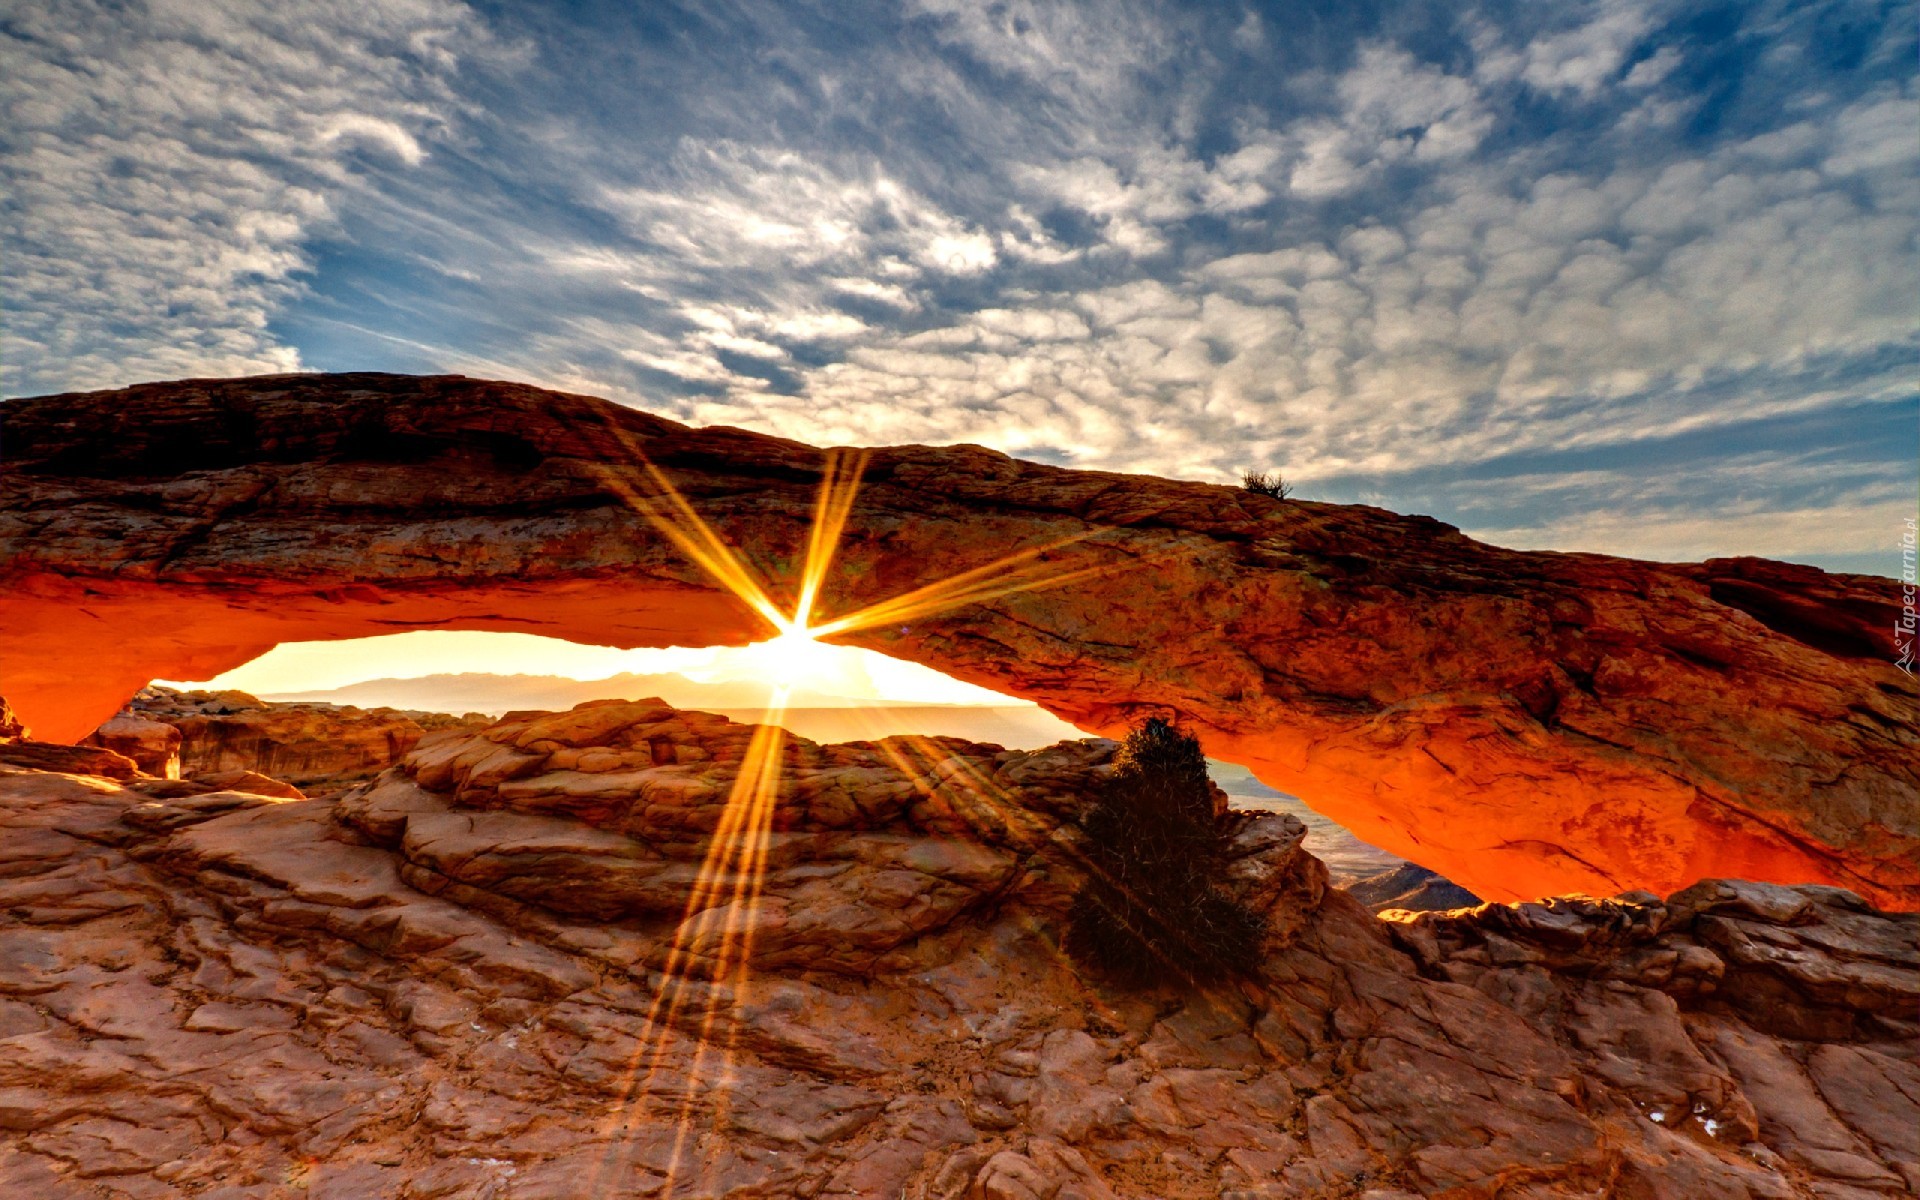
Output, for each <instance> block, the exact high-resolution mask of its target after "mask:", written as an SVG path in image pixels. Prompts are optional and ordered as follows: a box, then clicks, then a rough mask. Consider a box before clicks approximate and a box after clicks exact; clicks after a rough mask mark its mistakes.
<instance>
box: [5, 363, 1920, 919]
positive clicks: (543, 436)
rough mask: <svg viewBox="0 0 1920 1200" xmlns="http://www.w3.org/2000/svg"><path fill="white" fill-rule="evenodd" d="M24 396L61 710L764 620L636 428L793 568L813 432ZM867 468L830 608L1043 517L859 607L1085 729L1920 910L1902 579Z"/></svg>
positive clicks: (963, 468) (1037, 473) (666, 636)
mask: <svg viewBox="0 0 1920 1200" xmlns="http://www.w3.org/2000/svg"><path fill="white" fill-rule="evenodd" d="M0 422H3V423H4V436H5V459H4V475H0V694H4V695H6V696H7V698H8V699H9V700H10V701H11V702H12V703H13V704H14V706H15V707H16V708H17V709H18V710H19V712H20V714H21V716H22V717H23V718H24V719H25V721H26V722H27V723H28V724H29V725H31V726H33V727H34V728H35V729H36V730H37V731H38V732H39V735H40V736H42V737H49V738H60V739H71V738H74V737H78V736H80V735H82V734H84V733H85V732H86V731H87V730H88V729H90V728H92V727H93V725H95V724H97V723H98V722H99V721H101V720H103V719H105V718H106V717H107V716H110V715H111V714H112V712H113V711H114V710H115V708H116V707H117V706H118V705H119V704H120V703H122V702H123V701H124V700H125V699H126V697H127V696H129V695H130V694H131V693H132V692H133V691H134V690H136V689H137V688H138V687H139V686H141V685H142V684H143V683H145V682H146V681H147V680H148V679H151V678H156V677H158V678H183V677H186V678H195V677H205V676H206V675H208V674H212V673H215V672H217V671H220V670H224V669H227V668H229V667H232V666H237V665H239V664H240V663H243V662H245V661H247V660H249V659H251V658H253V657H256V656H257V655H259V654H261V653H263V652H265V651H266V650H267V649H269V648H271V647H272V646H274V645H276V644H278V643H280V642H283V641H306V640H316V639H325V638H346V637H358V636H365V635H368V634H375V633H391V632H397V631H400V630H405V629H419V628H451V629H492V630H516V631H524V632H534V633H545V634H550V635H553V636H558V637H564V638H570V639H572V640H575V641H582V642H592V643H600V644H607V645H616V646H626V647H634V646H649V645H669V644H680V645H700V644H739V643H743V642H746V641H752V640H756V639H759V638H762V637H765V636H767V635H768V633H769V632H770V631H769V630H768V628H767V626H766V624H765V622H764V621H763V620H762V619H761V618H760V617H759V616H757V615H756V614H755V613H754V612H753V611H752V610H751V609H750V608H748V607H747V606H746V605H744V604H742V603H741V602H740V601H738V600H737V599H735V598H734V597H733V596H732V595H731V594H729V593H728V592H727V591H725V590H724V589H722V588H719V587H717V586H716V585H715V584H714V582H713V581H712V579H711V578H710V577H709V576H708V575H707V574H705V573H704V572H703V571H702V570H701V569H700V568H699V567H697V566H695V565H693V564H692V563H691V562H689V561H688V560H687V558H686V557H685V556H684V555H683V554H681V553H680V552H679V551H678V550H676V549H675V548H674V547H673V546H672V545H671V544H669V543H668V542H667V540H666V539H664V538H663V537H662V536H660V534H659V533H658V532H657V531H656V530H655V529H654V528H653V526H651V525H650V524H649V523H648V522H647V521H646V520H643V519H641V518H640V517H639V516H638V515H636V513H635V512H634V510H633V508H632V507H631V505H630V503H629V500H628V499H627V497H629V496H631V495H632V494H635V493H638V494H651V493H652V492H653V491H654V487H653V485H652V483H651V481H650V480H649V478H648V476H647V475H646V472H645V471H644V469H643V468H642V467H641V466H640V465H639V455H641V454H644V456H645V457H646V458H647V459H649V460H651V461H652V462H654V463H656V464H658V466H659V467H660V468H662V469H663V470H664V471H665V472H667V474H668V475H669V476H670V477H671V478H672V479H673V480H674V481H675V483H676V485H677V486H678V487H679V488H680V489H681V490H682V491H683V492H684V493H685V494H686V495H687V496H688V498H689V499H690V501H691V502H692V504H693V505H694V506H695V508H697V510H698V511H699V513H700V514H701V515H702V516H703V517H704V518H705V519H706V520H707V521H708V522H710V523H711V524H712V525H713V527H714V528H715V529H717V530H718V531H719V532H720V533H721V535H722V536H723V537H724V538H725V539H726V540H727V541H729V542H730V543H731V544H733V545H735V546H737V547H739V548H740V550H741V551H742V553H743V554H744V555H745V556H746V557H747V558H748V559H749V560H750V561H752V562H753V563H754V564H755V565H756V566H757V567H758V568H759V569H760V571H761V572H762V573H763V574H764V575H765V576H766V577H767V578H768V579H770V580H772V581H773V584H774V587H775V590H776V591H777V590H779V589H780V588H781V587H787V588H789V589H790V588H791V586H792V583H791V581H792V579H793V577H794V575H795V573H796V572H797V569H798V566H799V563H800V560H801V557H802V553H803V548H804V546H805V545H806V538H807V529H808V527H809V524H810V520H811V517H812V508H813V501H814V495H815V491H816V488H817V485H818V481H819V477H820V474H821V471H822V464H823V456H822V453H821V452H820V451H818V450H816V449H814V448H811V447H808V446H804V445H801V444H798V443H795V442H789V441H784V440H780V439H776V438H770V437H765V436H762V435H758V434H753V433H748V432H745V431H742V430H736V429H726V428H714V429H692V428H688V427H686V426H683V425H680V424H677V423H674V422H671V421H667V420H664V419H661V418H658V417H654V416H650V415H648V414H645V413H640V412H635V411H632V410H628V409H624V408H621V407H619V406H616V405H612V404H609V403H607V402H605V401H600V400H595V399H591V398H588V397H581V396H568V395H562V394H558V393H553V392H548V391H543V390H541V389H537V388H532V387H527V386H523V385H517V384H510V383H497V382H489V381H481V380H471V379H465V378H462V377H458V376H440V377H427V378H417V377H409V376H394V375H371V374H360V375H334V376H315V375H300V376H279V377H257V378H250V379H239V380H191V381H183V382H179V383H164V384H148V385H142V386H138V387H134V388H129V389H125V390H122V391H114V392H94V393H84V394H71V395H64V396H52V397H41V398H34V399H25V400H14V401H10V402H7V403H6V404H5V405H4V406H0ZM864 479H865V483H864V485H863V487H862V488H861V490H860V492H859V494H858V496H857V497H856V500H855V502H854V507H853V510H852V513H851V516H850V519H849V522H848V525H847V529H846V534H845V537H844V538H843V540H842V544H841V546H840V549H839V553H838V558H837V564H836V568H835V570H834V571H833V572H832V573H831V575H830V576H829V578H828V580H827V585H826V589H825V592H824V594H823V601H822V605H821V607H822V610H823V611H824V612H825V613H826V614H828V615H831V614H834V613H837V612H844V611H849V610H851V609H853V608H855V607H858V606H860V605H862V604H865V603H869V602H872V601H874V600H878V599H881V598H884V597H887V596H890V595H897V594H900V593H903V592H907V591H910V590H911V589H913V588H915V587H918V586H921V585H923V584H926V583H929V582H932V581H935V580H937V579H939V578H942V577H945V576H950V575H952V574H954V573H956V572H959V571H964V570H967V569H969V568H974V567H979V566H983V565H985V564H988V563H991V562H993V561H994V560H996V559H999V558H1002V557H1003V556H1005V555H1006V554H1008V553H1009V552H1010V551H1015V550H1021V549H1031V550H1033V551H1034V557H1033V559H1032V560H1031V561H1033V562H1035V563H1045V564H1046V566H1047V568H1048V569H1050V570H1051V569H1056V568H1057V570H1058V571H1060V572H1061V573H1063V574H1070V575H1072V576H1073V577H1072V578H1071V580H1070V581H1068V582H1065V583H1062V584H1059V585H1058V586H1053V587H1049V588H1046V589H1044V590H1027V591H1019V592H1014V593H1011V594H1007V595H1000V596H990V597H986V598H983V599H980V600H979V601H978V602H975V603H970V604H966V605H964V606H961V607H957V608H953V609H950V610H948V611H944V612H940V613H936V614H931V615H920V616H916V617H914V618H913V619H911V620H903V621H901V622H900V623H898V624H888V625H886V626H884V627H880V628H873V629H867V630H862V631H859V632H852V633H848V634H846V635H844V636H840V637H837V638H835V639H834V640H839V641H845V642H847V643H850V644H855V645H861V646H866V647H869V648H871V649H875V650H879V651H882V652H885V653H888V654H892V655H895V656H898V657H902V658H908V659H913V660H915V661H918V662H922V663H925V664H927V665H930V666H933V667H935V668H937V669H939V670H942V671H945V672H947V673H949V674H951V675H953V676H955V677H958V678H961V679H965V680H968V681H970V682H975V683H980V684H984V685H986V686H988V687H992V688H996V689H998V690H1000V691H1002V692H1006V693H1009V694H1012V695H1016V696H1022V697H1026V698H1029V699H1033V700H1035V701H1038V702H1039V703H1041V704H1042V705H1044V706H1045V707H1047V708H1048V709H1050V710H1052V711H1053V712H1055V713H1057V714H1059V715H1060V716H1062V717H1064V718H1066V719H1067V720H1069V721H1072V722H1073V723H1075V724H1076V725H1078V726H1079V727H1081V728H1083V729H1086V730H1089V731H1091V732H1096V733H1107V734H1112V733H1117V732H1119V731H1120V730H1122V729H1123V728H1124V727H1126V726H1127V725H1128V724H1129V723H1131V722H1132V721H1134V720H1136V719H1138V718H1139V717H1140V716H1142V715H1146V714H1150V713H1155V714H1168V715H1172V716H1175V717H1177V718H1179V719H1180V720H1182V721H1183V722H1185V723H1186V724H1188V725H1189V726H1191V727H1192V728H1193V729H1194V730H1195V731H1196V732H1198V733H1199V734H1200V735H1201V737H1202V740H1203V742H1204V743H1205V745H1206V746H1207V749H1208V751H1209V753H1211V754H1214V755H1216V756H1218V757H1222V758H1227V759H1231V760H1233V761H1236V762H1240V763H1243V764H1245V765H1247V766H1249V767H1251V768H1253V770H1254V771H1255V772H1256V773H1257V774H1258V775H1259V776H1260V777H1261V778H1262V779H1265V780H1267V781H1268V782H1269V783H1272V784H1273V785H1275V786H1278V787H1282V788H1286V789H1287V790H1289V791H1292V792H1295V793H1296V794H1299V795H1301V796H1302V797H1303V798H1305V799H1306V800H1307V801H1308V802H1309V803H1311V804H1313V805H1314V806H1315V807H1316V808H1318V809H1320V810H1321V811H1323V812H1325V813H1327V814H1328V815H1330V816H1332V817H1334V818H1335V819H1337V820H1339V821H1341V822H1342V823H1344V824H1346V825H1347V826H1349V827H1350V828H1352V829H1353V830H1355V832H1357V833H1358V834H1360V835H1361V836H1362V837H1365V838H1368V839H1370V840H1372V841H1374V842H1376V843H1378V844H1380V845H1381V846H1383V847H1385V848H1387V849H1390V850H1393V851H1394V852H1396V853H1400V854H1403V855H1406V856H1407V857H1409V858H1412V859H1415V860H1416V861H1419V862H1421V863H1424V864H1426V865H1428V866H1431V867H1433V868H1435V869H1436V870H1440V871H1442V872H1444V873H1445V874H1447V875H1449V876H1450V877H1452V878H1454V879H1456V880H1458V881H1460V882H1461V883H1463V884H1465V885H1466V886H1468V887H1470V888H1472V889H1473V890H1474V891H1476V892H1478V893H1480V894H1481V895H1483V896H1487V897H1489V898H1495V899H1519V898H1528V897H1534V896H1539V895H1544V894H1550V893H1559V892H1568V891H1585V892H1590V893H1600V894H1611V893H1615V892H1619V891H1622V890H1625V889H1629V888H1645V889H1650V890H1653V891H1658V892H1662V893H1665V892H1669V891H1672V890H1675V889H1677V888H1679V887H1681V886H1684V885H1685V884H1687V883H1690V882H1692V881H1693V880H1695V879H1697V878H1702V877H1707V876H1736V877H1744V878H1750V879H1759V880H1770V881H1776V882H1791V883H1802V882H1828V883H1835V884H1839V885H1842V886H1845V887H1849V888H1853V889H1855V890H1857V891H1859V892H1861V893H1862V894H1863V895H1865V896H1867V897H1868V898H1870V899H1872V900H1874V901H1875V902H1877V903H1879V904H1881V905H1883V906H1892V907H1898V908H1913V907H1917V906H1920V801H1916V796H1920V753H1916V751H1917V750H1920V733H1917V732H1916V715H1920V701H1917V700H1916V692H1915V687H1914V683H1913V680H1912V679H1911V678H1910V677H1908V676H1907V675H1905V674H1904V673H1903V672H1901V671H1900V670H1899V669H1897V668H1896V667H1895V666H1893V665H1892V664H1891V662H1890V655H1889V646H1888V643H1889V641H1890V631H1891V627H1892V624H1893V620H1894V617H1895V615H1896V606H1895V603H1894V593H1893V590H1892V588H1891V587H1890V586H1889V585H1887V583H1886V581H1883V580H1875V579H1872V578H1869V577H1861V576H1840V575H1829V574H1826V573H1824V572H1820V571H1817V570H1814V569H1812V568H1805V567H1795V566H1790V565H1786V564H1781V563H1771V562H1765V561H1761V560H1752V559H1739V560H1714V561H1710V562H1707V563H1702V564H1686V565H1675V564H1655V563H1645V562H1637V561H1632V560H1626V559H1618V558H1609V557H1604V556H1599V555H1574V554H1549V553H1522V552H1516V551H1510V550H1503V549H1499V548H1495V547H1491V546H1486V545H1483V544H1480V543H1477V542H1475V541H1473V540H1471V539H1469V538H1467V537H1464V536H1463V535H1461V534H1460V533H1459V532H1458V531H1456V530H1454V529H1452V528H1451V527H1449V526H1446V525H1442V524H1440V523H1439V522H1436V521H1433V520H1431V519H1428V518H1423V517H1406V516H1398V515H1395V514H1392V513H1388V512H1384V511H1382V510H1379V509H1374V508H1367V507H1361V506H1346V505H1332V504H1319V503H1312V502H1302V501H1290V502H1284V503H1283V502H1279V501H1274V500H1270V499H1267V498H1264V497H1259V496H1254V495H1251V494H1248V493H1245V492H1242V491H1240V490H1238V489H1233V488H1225V487H1218V486H1213V485H1207V484H1194V483H1179V482H1173V481H1168V480H1162V479H1156V478H1151V477H1145V476H1125V475H1114V474H1104V473H1097V472H1085V471H1071V470H1064V469H1060V468H1054V467H1046V466H1040V465H1036V464H1032V463H1025V462H1020V461H1017V460H1014V459H1010V458H1007V457H1005V456H1003V455H1000V454H996V453H993V452H991V451H987V450H984V449H980V448H978V447H968V446H958V447H945V448H929V447H919V446H908V447H894V448H888V449H881V450H876V451H874V452H873V453H872V455H871V457H870V459H869V460H868V462H867V464H866V468H865V474H864ZM1049 547H1051V548H1050V549H1049Z"/></svg>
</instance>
